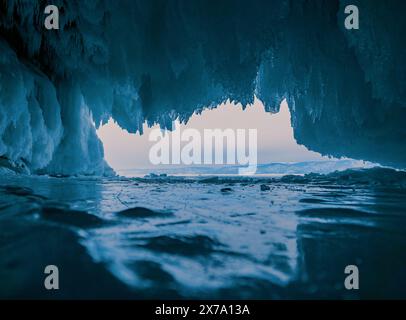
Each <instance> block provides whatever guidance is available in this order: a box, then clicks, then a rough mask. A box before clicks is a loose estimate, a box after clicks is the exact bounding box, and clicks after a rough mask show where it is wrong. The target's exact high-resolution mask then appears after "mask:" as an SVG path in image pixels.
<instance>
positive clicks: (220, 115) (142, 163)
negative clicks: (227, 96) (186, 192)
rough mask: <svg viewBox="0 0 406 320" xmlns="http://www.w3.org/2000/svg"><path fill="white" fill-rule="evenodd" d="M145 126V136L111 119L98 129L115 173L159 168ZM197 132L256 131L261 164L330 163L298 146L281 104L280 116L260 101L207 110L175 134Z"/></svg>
mask: <svg viewBox="0 0 406 320" xmlns="http://www.w3.org/2000/svg"><path fill="white" fill-rule="evenodd" d="M157 128H159V126H158V125H155V126H153V127H152V128H148V126H147V125H146V124H144V134H143V135H140V134H139V133H137V134H129V133H128V132H127V131H126V130H123V129H121V128H120V127H119V126H118V125H117V124H116V123H115V122H114V121H113V120H112V119H110V121H109V122H108V123H107V124H106V125H104V126H102V127H101V128H99V130H98V131H97V134H98V136H99V137H100V139H101V140H102V142H103V144H104V152H105V158H106V160H107V162H108V163H109V165H110V166H111V167H112V168H113V169H116V170H119V169H135V168H156V166H155V165H153V164H151V162H150V160H149V152H150V149H151V147H152V146H153V145H154V144H155V143H156V142H151V141H149V134H150V133H151V131H152V130H154V129H157ZM187 128H194V129H197V130H199V132H202V136H203V130H204V129H223V130H224V129H228V128H231V129H253V128H255V129H257V137H258V140H257V146H258V152H257V156H258V163H259V164H264V163H271V162H300V161H310V160H327V159H328V158H326V157H322V156H321V155H320V154H318V153H316V152H312V151H309V150H307V149H306V148H305V147H304V146H301V145H298V144H297V143H296V141H295V139H294V137H293V128H292V126H291V121H290V112H289V108H288V106H287V103H286V102H285V101H284V102H282V104H281V109H280V112H279V113H277V114H271V113H269V112H266V111H265V109H264V106H263V105H262V103H261V101H259V100H257V99H256V100H255V102H254V103H253V104H252V105H250V106H248V107H247V108H246V109H245V110H243V109H242V106H241V105H234V104H232V103H225V104H222V105H220V106H218V107H217V108H216V109H212V110H209V109H205V110H204V111H203V112H202V113H201V114H194V115H193V116H192V117H191V118H190V119H189V121H188V123H187V124H186V125H185V124H181V125H180V126H179V127H178V128H177V129H176V130H180V131H184V130H185V129H187Z"/></svg>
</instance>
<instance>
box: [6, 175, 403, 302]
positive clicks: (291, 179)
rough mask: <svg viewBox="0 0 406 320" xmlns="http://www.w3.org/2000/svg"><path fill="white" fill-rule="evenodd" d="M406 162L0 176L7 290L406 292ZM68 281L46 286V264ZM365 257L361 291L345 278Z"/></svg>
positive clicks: (260, 294)
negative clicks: (193, 172)
mask: <svg viewBox="0 0 406 320" xmlns="http://www.w3.org/2000/svg"><path fill="white" fill-rule="evenodd" d="M405 196H406V173H404V172H398V171H394V170H391V169H384V168H374V169H360V170H347V171H344V172H341V173H333V174H330V175H317V174H310V175H304V176H284V177H278V178H272V177H257V178H248V177H247V178H242V177H178V176H177V177H150V178H73V177H72V178H54V177H47V176H23V175H11V174H4V175H1V176H0V228H1V229H0V257H1V258H0V281H1V287H0V297H2V298H4V297H6V298H16V297H18V298H237V299H238V298H249V299H255V298H256V299H267V298H382V297H384V298H387V297H395V298H396V297H403V298H406V197H405ZM50 264H53V265H56V266H58V268H59V276H60V290H59V291H47V290H45V289H44V287H43V281H44V278H45V275H44V268H45V266H46V265H50ZM347 265H357V266H358V268H359V272H360V290H357V291H354V290H352V291H348V290H346V289H345V288H344V279H345V277H346V274H344V268H345V266H347Z"/></svg>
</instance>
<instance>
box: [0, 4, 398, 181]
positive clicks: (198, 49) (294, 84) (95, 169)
mask: <svg viewBox="0 0 406 320" xmlns="http://www.w3.org/2000/svg"><path fill="white" fill-rule="evenodd" d="M52 3H53V4H54V5H56V6H58V7H59V9H60V30H46V29H45V28H44V25H43V21H44V19H45V15H44V13H43V12H44V2H43V1H36V0H7V1H0V157H1V158H2V159H7V161H9V162H13V163H15V165H16V166H24V167H25V168H27V170H29V171H31V172H44V173H50V174H103V173H104V172H105V171H106V170H108V165H107V164H106V162H105V161H104V156H103V146H102V143H101V142H100V141H99V139H98V137H97V135H96V131H95V130H96V128H97V127H98V126H100V125H101V124H103V123H105V122H106V121H107V120H108V119H109V118H110V117H112V118H113V119H114V120H115V121H117V123H118V124H119V125H120V126H121V127H122V128H125V129H127V130H128V131H129V132H136V131H140V130H142V123H143V122H144V120H147V121H148V123H149V124H153V123H159V124H161V126H162V127H169V125H170V124H171V122H172V120H174V119H175V118H178V117H179V118H180V120H182V121H187V119H188V118H189V117H190V116H191V114H192V113H193V112H195V111H197V112H199V111H201V110H202V109H203V108H205V107H215V106H217V105H218V104H220V103H222V102H224V101H226V100H231V101H233V102H239V103H242V104H243V105H247V104H249V103H251V102H253V99H254V96H257V97H258V98H259V99H260V100H262V102H263V103H264V105H265V106H266V109H267V110H268V111H270V112H278V110H279V105H280V102H281V101H282V100H283V99H287V101H288V103H289V107H290V111H291V114H292V124H293V126H294V133H295V138H296V140H297V141H298V143H300V144H304V145H305V146H306V147H308V148H309V149H311V150H314V151H318V152H320V153H322V154H325V155H332V156H336V157H341V156H346V157H351V158H354V159H363V160H369V161H373V162H378V163H381V164H384V165H391V166H395V167H399V168H404V167H406V144H405V143H404V141H405V138H406V126H405V125H404V119H406V104H405V100H406V64H405V57H406V43H405V41H404V34H405V33H406V20H405V19H404V18H403V15H404V13H405V12H406V2H404V1H403V0H387V1H370V0H312V1H305V0H294V1H293V0H273V1H270V0H263V1H260V0H253V1H249V2H246V1H244V0H221V1H206V0H193V1H188V0H117V1H113V0H86V1H81V0H69V1H68V0H54V1H52ZM348 4H353V5H357V6H358V8H359V13H360V28H359V30H347V29H345V27H344V19H345V17H346V15H345V14H344V8H345V7H346V5H348Z"/></svg>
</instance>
